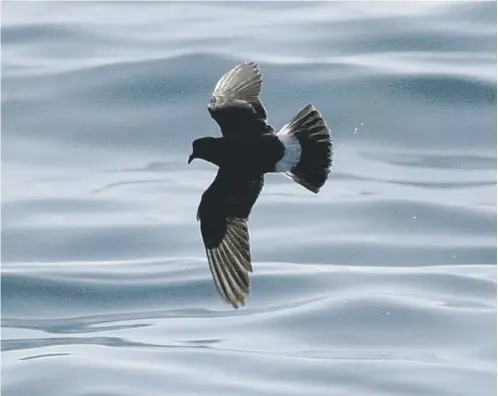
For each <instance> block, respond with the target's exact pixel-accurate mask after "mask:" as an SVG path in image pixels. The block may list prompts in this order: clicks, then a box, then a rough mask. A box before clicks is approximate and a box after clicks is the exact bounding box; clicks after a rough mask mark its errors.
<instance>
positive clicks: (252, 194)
mask: <svg viewBox="0 0 498 396" xmlns="http://www.w3.org/2000/svg"><path fill="white" fill-rule="evenodd" d="M263 183H264V179H263V175H260V176H258V177H256V178H254V179H253V180H242V181H241V180H234V176H227V174H226V173H224V172H223V170H221V169H220V170H219V171H218V175H217V176H216V178H215V180H214V181H213V183H212V184H211V186H209V188H208V189H207V190H206V191H205V192H204V194H203V196H202V199H201V203H200V204H199V210H198V218H199V220H200V223H201V234H202V239H203V243H204V246H205V249H206V256H207V259H208V262H209V267H210V269H211V274H212V277H213V280H214V283H215V285H216V289H217V290H218V292H219V294H220V295H221V297H222V298H223V299H224V300H225V301H227V302H228V303H229V304H231V305H232V306H233V307H235V308H239V307H241V306H244V305H245V300H246V298H247V296H248V295H249V294H250V289H251V273H252V270H253V269H252V264H251V248H250V240H249V227H248V218H249V214H250V212H251V209H252V207H253V205H254V203H255V202H256V200H257V198H258V196H259V194H260V192H261V189H262V187H263Z"/></svg>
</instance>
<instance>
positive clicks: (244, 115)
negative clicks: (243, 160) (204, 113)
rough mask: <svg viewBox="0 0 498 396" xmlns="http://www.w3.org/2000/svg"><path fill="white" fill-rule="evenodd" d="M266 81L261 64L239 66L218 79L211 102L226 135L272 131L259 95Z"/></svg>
mask: <svg viewBox="0 0 498 396" xmlns="http://www.w3.org/2000/svg"><path fill="white" fill-rule="evenodd" d="M262 84H263V80H262V78H261V72H260V69H259V66H258V64H256V63H254V62H246V63H243V64H240V65H238V66H235V67H234V68H233V69H232V70H230V71H228V72H227V73H225V74H224V75H223V76H222V77H221V78H220V79H219V81H218V82H217V84H216V86H215V88H214V91H213V94H212V96H211V101H210V103H209V105H208V110H209V113H210V114H211V117H212V118H213V119H214V120H215V121H216V122H217V123H218V125H219V126H220V128H221V133H222V134H223V136H232V137H237V136H244V135H246V136H251V135H258V134H263V133H267V132H272V131H273V128H272V127H271V126H269V125H268V124H267V122H266V121H267V114H266V110H265V108H264V106H263V104H262V103H261V100H260V98H259V95H260V94H261V87H262Z"/></svg>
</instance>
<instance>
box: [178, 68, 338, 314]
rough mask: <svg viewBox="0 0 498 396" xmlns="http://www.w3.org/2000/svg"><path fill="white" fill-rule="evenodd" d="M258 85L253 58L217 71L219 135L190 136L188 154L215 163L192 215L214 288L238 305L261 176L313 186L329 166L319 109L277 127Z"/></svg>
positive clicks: (214, 112)
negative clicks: (219, 73) (273, 175)
mask: <svg viewBox="0 0 498 396" xmlns="http://www.w3.org/2000/svg"><path fill="white" fill-rule="evenodd" d="M261 85H262V80H261V74H260V71H259V66H258V65H257V64H255V63H252V62H251V63H244V64H241V65H238V66H236V67H235V68H233V69H232V70H230V71H229V72H227V73H225V74H224V75H223V76H222V77H221V78H220V80H219V81H218V83H217V84H216V87H215V89H214V92H213V95H212V98H211V102H210V104H209V106H208V110H209V112H210V114H211V116H212V118H213V119H214V120H215V121H216V122H217V123H218V125H219V126H220V129H221V133H222V136H221V137H218V138H215V137H202V138H199V139H196V140H195V141H194V142H193V144H192V148H193V152H192V154H191V155H190V157H189V161H188V162H189V163H190V162H191V161H192V160H193V159H194V158H202V159H204V160H206V161H208V162H211V163H212V164H214V165H216V166H218V172H217V175H216V177H215V179H214V180H213V182H212V183H211V185H210V186H209V187H208V188H207V190H206V191H205V192H204V193H203V194H202V198H201V202H200V204H199V207H198V210H197V219H198V220H199V221H200V226H201V235H202V240H203V243H204V246H205V249H206V255H207V258H208V262H209V266H210V268H211V273H212V276H213V280H214V282H215V284H216V287H217V289H218V291H219V293H220V295H221V296H222V297H223V298H224V299H225V300H226V301H227V302H229V303H230V304H232V305H233V306H234V307H236V308H237V307H239V306H242V305H244V304H245V298H246V296H247V295H248V294H249V292H250V274H251V272H252V263H251V253H250V243H249V231H248V218H249V215H250V213H251V211H252V208H253V206H254V204H255V202H256V200H257V199H258V197H259V194H260V193H261V190H262V188H263V185H264V175H265V174H266V173H274V172H276V173H284V174H286V175H287V176H289V177H290V178H292V179H293V180H294V181H296V182H297V183H298V184H300V185H302V186H303V187H305V188H307V189H308V190H310V191H312V192H314V193H318V191H319V190H320V188H321V187H322V186H323V185H324V184H325V182H326V180H327V178H328V174H329V169H330V166H331V155H332V143H331V139H330V131H329V129H328V128H327V126H326V124H325V121H324V120H323V118H322V117H321V115H320V113H318V111H317V110H316V109H315V108H314V107H313V106H312V105H307V106H306V107H304V108H303V109H302V110H301V111H300V112H299V113H298V114H297V115H296V116H295V117H294V118H293V119H292V120H291V121H290V122H289V123H288V124H286V125H285V126H284V127H283V128H281V129H280V130H279V131H278V132H277V133H275V131H274V128H273V127H272V126H271V125H269V124H268V122H267V114H266V110H265V108H264V106H263V104H262V103H261V101H260V99H259V95H260V92H261Z"/></svg>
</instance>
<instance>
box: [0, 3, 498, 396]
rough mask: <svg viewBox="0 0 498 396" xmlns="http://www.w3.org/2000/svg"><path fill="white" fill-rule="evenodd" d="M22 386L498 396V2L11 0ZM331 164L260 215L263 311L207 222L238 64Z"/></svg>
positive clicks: (10, 273)
mask: <svg viewBox="0 0 498 396" xmlns="http://www.w3.org/2000/svg"><path fill="white" fill-rule="evenodd" d="M1 7H2V10H1V11H2V31H1V32H2V152H1V155H2V395H5V396H31V395H37V396H104V395H105V396H111V395H112V396H118V395H119V396H131V395H133V396H135V395H142V394H143V395H147V396H156V395H161V396H162V395H327V396H328V395H334V396H350V395H368V396H377V395H379V396H380V395H383V396H384V395H385V396H394V395H396V396H411V395H423V396H432V395H434V396H445V395H448V396H458V395H462V396H463V395H465V396H470V395H472V396H491V395H495V394H496V374H497V366H496V348H497V344H496V261H497V255H496V237H497V235H496V196H497V194H496V128H497V125H496V61H497V59H496V11H497V9H496V8H497V6H496V2H472V3H465V2H460V1H445V2H440V1H439V2H419V1H417V2H411V3H410V2H344V3H341V2H323V3H311V2H302V3H299V2H274V3H266V2H252V3H243V2H232V3H228V2H219V3H215V2H203V3H193V2H183V3H182V2H176V3H167V2H150V3H149V2H147V3H146V2H143V3H142V2H141V3H139V2H136V3H133V2H108V3H98V2H69V1H68V2H59V1H57V2H46V3H44V2H25V3H24V2H20V1H15V2H14V1H11V2H7V1H3V2H2V5H1ZM246 60H252V61H256V62H258V63H259V64H260V66H261V70H262V73H263V79H264V83H263V93H262V100H263V102H264V104H265V106H266V108H267V110H268V113H269V119H270V122H271V124H272V125H273V126H274V127H275V128H276V129H277V130H278V129H279V128H280V127H281V126H283V125H284V124H285V123H286V122H287V121H289V120H290V119H291V118H292V117H293V116H294V114H296V113H297V111H299V110H300V109H301V108H302V107H304V106H305V105H306V104H307V103H313V104H314V105H315V107H317V108H318V109H319V110H320V112H321V113H322V114H323V115H324V117H325V119H326V120H327V123H328V125H329V126H330V128H331V130H332V134H333V141H334V163H333V167H332V173H331V175H330V179H329V180H328V182H327V184H326V185H325V187H324V188H323V190H322V191H321V192H320V194H318V195H314V194H311V193H309V192H307V191H306V190H305V189H304V188H302V187H300V186H299V185H297V184H296V183H294V182H292V181H291V180H289V179H287V178H285V177H283V176H281V175H271V176H268V177H267V178H266V186H265V188H264V190H263V193H262V195H261V196H260V198H259V200H258V202H257V203H256V205H255V207H254V209H253V213H252V215H251V218H250V233H251V244H252V254H253V259H254V276H253V284H252V294H251V296H250V298H249V299H248V303H247V306H246V307H244V308H242V309H240V310H234V309H232V308H231V307H229V306H227V305H226V304H225V303H224V302H223V301H222V300H221V299H220V297H219V296H218V294H217V292H216V290H215V287H214V285H213V282H212V280H211V274H210V272H209V268H208V265H207V262H206V259H205V256H204V250H203V246H202V242H201V239H200V232H199V225H198V223H197V222H196V218H195V215H196V209H197V205H198V202H199V199H200V196H201V194H202V192H203V191H204V189H205V188H206V187H207V186H208V185H209V184H210V183H211V180H212V179H213V178H214V175H215V171H216V169H215V168H214V166H212V165H210V164H207V163H203V162H202V161H195V162H194V163H192V164H191V165H190V166H188V165H187V157H188V155H189V154H190V150H191V141H192V140H193V139H194V138H196V137H198V136H201V135H212V136H219V129H218V126H217V124H216V123H215V122H214V121H213V120H212V119H211V118H210V116H209V114H208V112H207V109H206V106H207V103H208V101H209V99H210V95H211V92H212V89H213V87H214V85H215V83H216V81H217V79H218V78H219V77H220V76H221V75H222V74H223V73H225V72H226V71H227V70H229V69H230V68H231V67H233V66H235V65H236V64H238V63H240V62H244V61H246Z"/></svg>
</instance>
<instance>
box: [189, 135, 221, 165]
mask: <svg viewBox="0 0 498 396" xmlns="http://www.w3.org/2000/svg"><path fill="white" fill-rule="evenodd" d="M215 141H216V139H215V138H213V137H209V136H207V137H201V138H198V139H195V140H194V141H193V142H192V154H190V156H189V157H188V163H189V164H190V163H191V162H192V161H193V160H194V159H195V158H201V159H204V160H208V161H209V159H210V157H211V156H212V154H213V150H214V144H215Z"/></svg>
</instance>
